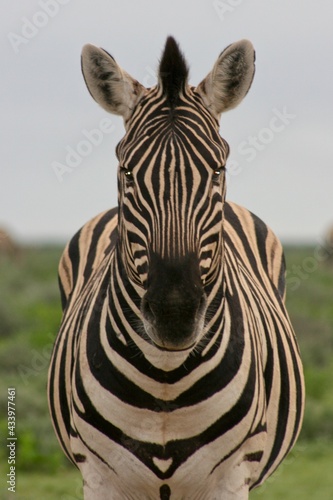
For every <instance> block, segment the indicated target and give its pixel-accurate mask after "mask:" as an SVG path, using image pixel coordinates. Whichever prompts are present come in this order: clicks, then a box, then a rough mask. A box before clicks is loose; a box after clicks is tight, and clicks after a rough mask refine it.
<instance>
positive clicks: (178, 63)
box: [159, 36, 188, 109]
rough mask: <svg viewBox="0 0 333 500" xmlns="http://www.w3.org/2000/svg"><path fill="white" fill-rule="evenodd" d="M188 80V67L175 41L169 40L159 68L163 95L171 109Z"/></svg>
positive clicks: (171, 38) (170, 38) (169, 38)
mask: <svg viewBox="0 0 333 500" xmlns="http://www.w3.org/2000/svg"><path fill="white" fill-rule="evenodd" d="M187 78H188V66H187V63H186V60H185V58H184V56H183V54H182V53H181V51H180V49H179V46H178V44H177V42H176V41H175V39H174V38H173V37H171V36H169V37H168V38H167V41H166V44H165V47H164V52H163V54H162V58H161V62H160V66H159V80H160V84H161V86H162V89H163V94H164V95H165V96H166V98H167V102H168V104H169V106H170V108H171V109H173V108H174V106H175V104H176V102H177V99H178V97H179V94H180V93H181V92H182V91H183V90H184V88H185V85H186V82H187Z"/></svg>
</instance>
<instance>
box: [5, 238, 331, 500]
mask: <svg viewBox="0 0 333 500" xmlns="http://www.w3.org/2000/svg"><path fill="white" fill-rule="evenodd" d="M60 254H61V249H60V248H56V247H43V248H29V249H25V250H24V251H22V252H21V255H19V256H17V257H16V258H15V259H10V258H8V257H6V256H1V255H0V273H1V280H0V435H1V447H0V477H1V482H0V498H1V499H3V500H7V499H9V498H12V493H10V492H7V486H6V474H7V473H8V465H7V448H6V446H5V442H6V437H7V420H6V415H7V388H8V387H15V388H16V410H17V423H16V426H17V436H18V446H17V490H16V491H17V492H16V496H15V498H17V499H20V500H30V499H31V500H32V499H33V500H44V499H48V500H49V499H50V500H52V499H57V500H59V499H60V500H79V499H82V488H81V479H80V475H79V473H78V472H77V471H76V469H75V468H73V467H72V466H71V465H70V464H69V463H68V461H67V460H66V458H65V457H64V456H63V453H62V452H61V450H60V448H59V446H58V443H57V441H56V438H55V436H54V433H53V429H52V426H51V422H50V418H49V415H48V409H47V401H46V377H47V368H48V363H49V358H50V354H51V349H52V345H53V341H54V337H55V334H56V332H57V329H58V326H59V322H60V316H61V312H60V300H59V292H58V286H57V275H56V272H57V265H58V261H59V257H60ZM325 255H326V257H325ZM286 258H287V268H288V274H287V281H288V283H289V289H288V294H287V307H288V310H289V312H290V316H291V318H292V322H293V325H294V327H295V330H296V332H297V336H298V339H299V343H300V347H301V351H302V356H303V361H304V368H305V377H306V386H307V403H306V412H305V419H304V425H303V430H302V433H301V437H300V439H299V441H298V444H297V446H296V447H295V448H294V450H293V451H292V452H291V454H290V455H289V456H288V457H287V459H286V460H285V461H284V462H283V464H282V465H281V466H280V467H279V469H278V470H277V471H276V473H275V474H274V475H273V476H272V477H271V478H270V479H269V480H268V481H267V482H266V483H265V484H264V486H262V487H261V488H259V489H257V490H256V491H254V492H253V493H251V495H250V498H251V500H260V499H262V498H264V499H269V500H275V499H278V498H279V499H280V498H282V497H283V498H284V500H288V499H293V500H294V499H298V498H299V499H302V500H310V499H311V500H326V499H327V500H331V499H332V498H333V477H332V469H333V391H332V381H333V307H332V292H333V259H332V260H331V259H329V258H328V254H325V252H324V251H322V252H321V253H319V252H318V248H317V249H316V248H311V247H303V248H295V247H293V248H287V249H286Z"/></svg>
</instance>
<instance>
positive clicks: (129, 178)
mask: <svg viewBox="0 0 333 500" xmlns="http://www.w3.org/2000/svg"><path fill="white" fill-rule="evenodd" d="M124 176H125V179H126V182H128V183H131V182H132V181H133V172H132V170H127V169H124Z"/></svg>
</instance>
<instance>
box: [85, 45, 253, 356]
mask: <svg viewBox="0 0 333 500" xmlns="http://www.w3.org/2000/svg"><path fill="white" fill-rule="evenodd" d="M82 68H83V74H84V77H85V80H86V83H87V86H88V89H89V91H90V93H91V94H92V96H93V97H94V98H95V99H96V101H97V102H98V103H99V104H101V105H102V106H103V107H104V108H105V109H107V110H108V111H110V112H112V113H116V114H121V115H122V116H123V117H124V122H125V129H126V134H125V136H124V138H123V139H122V140H121V141H120V143H119V144H118V146H117V156H118V159H119V170H118V186H119V200H118V201H119V220H118V229H119V245H118V248H119V252H120V256H121V260H122V262H123V265H124V268H125V270H126V274H127V276H128V277H129V278H130V279H131V280H132V281H134V282H135V283H136V285H138V286H139V287H140V289H141V290H142V293H141V295H142V303H141V312H142V319H143V324H144V327H145V331H146V333H147V335H148V337H149V339H151V341H152V342H153V343H154V344H156V345H157V346H158V347H160V348H163V349H168V350H182V349H188V348H190V347H192V346H193V345H194V344H195V343H196V342H197V341H198V340H199V339H200V338H201V336H202V334H203V326H204V320H205V312H206V302H207V290H208V288H209V286H210V285H211V283H212V282H214V280H216V279H217V277H218V276H221V272H222V264H223V241H222V235H223V231H222V225H223V202H224V196H225V171H224V170H225V164H226V159H227V156H228V152H229V148H228V145H227V143H226V142H225V141H224V139H222V137H221V136H220V135H219V122H218V118H219V116H220V114H221V113H222V112H223V111H225V110H228V109H230V108H232V107H235V106H236V105H237V104H238V103H239V102H240V101H241V100H242V99H243V97H244V96H245V94H246V93H247V91H248V89H249V87H250V85H251V82H252V78H253V74H254V51H253V48H252V45H251V44H250V42H247V41H244V40H243V41H241V42H237V43H236V44H233V45H231V46H229V47H228V48H227V49H226V50H225V51H224V52H222V54H221V55H220V56H219V58H218V60H217V62H216V64H215V66H214V67H213V70H212V71H211V72H210V73H209V74H208V75H207V77H206V78H205V79H204V80H203V81H202V82H201V83H200V84H199V85H198V86H197V87H190V86H189V85H188V84H187V77H188V69H187V64H186V62H185V60H184V58H183V56H182V54H181V52H180V50H179V48H178V45H177V44H176V42H175V41H174V40H173V39H172V38H168V40H167V43H166V46H165V50H164V53H163V56H162V59H161V63H160V67H159V82H158V85H157V86H155V87H153V88H151V89H146V88H144V87H143V86H142V85H141V84H139V83H138V82H137V81H136V80H134V79H133V78H132V77H130V76H129V75H128V74H127V73H126V72H125V71H124V70H122V69H121V68H120V67H119V66H118V65H117V64H116V62H115V61H114V59H113V58H112V57H111V56H110V55H109V54H107V53H106V52H105V51H103V50H101V49H97V48H96V47H93V46H90V45H89V46H86V47H85V48H84V50H83V56H82Z"/></svg>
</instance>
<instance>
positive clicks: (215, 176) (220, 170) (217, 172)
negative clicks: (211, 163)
mask: <svg viewBox="0 0 333 500" xmlns="http://www.w3.org/2000/svg"><path fill="white" fill-rule="evenodd" d="M224 171H225V167H224V166H221V167H219V168H216V169H215V170H214V172H213V179H214V181H217V180H218V179H219V178H220V177H221V174H222V173H223V172H224Z"/></svg>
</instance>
